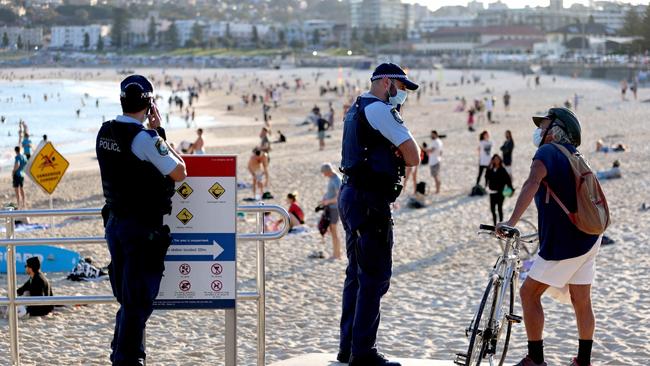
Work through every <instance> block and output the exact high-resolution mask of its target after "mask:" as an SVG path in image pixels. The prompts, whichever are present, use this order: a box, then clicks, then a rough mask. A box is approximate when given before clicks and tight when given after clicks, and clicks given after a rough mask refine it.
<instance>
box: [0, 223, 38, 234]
mask: <svg viewBox="0 0 650 366" xmlns="http://www.w3.org/2000/svg"><path fill="white" fill-rule="evenodd" d="M49 227H50V225H44V224H23V223H17V224H16V230H15V232H17V233H25V232H29V231H35V230H46V229H48V228H49ZM5 232H7V227H6V226H5V225H2V226H0V233H5Z"/></svg>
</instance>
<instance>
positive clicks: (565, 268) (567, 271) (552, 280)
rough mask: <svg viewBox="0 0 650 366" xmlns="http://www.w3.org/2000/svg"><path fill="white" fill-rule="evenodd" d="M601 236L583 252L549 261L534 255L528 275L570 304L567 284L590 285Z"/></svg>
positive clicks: (553, 294) (561, 300) (558, 298)
mask: <svg viewBox="0 0 650 366" xmlns="http://www.w3.org/2000/svg"><path fill="white" fill-rule="evenodd" d="M602 239H603V237H602V236H600V237H599V238H598V240H596V243H594V246H593V247H592V248H591V249H590V250H589V251H588V252H587V253H585V254H583V255H581V256H579V257H575V258H569V259H564V260H559V261H549V260H546V259H544V258H542V257H540V256H539V254H537V255H535V262H534V263H533V266H532V267H531V268H530V271H529V272H528V277H530V278H532V279H534V280H535V281H538V282H541V283H544V284H547V285H549V286H551V287H549V289H548V290H547V293H548V294H549V295H551V296H552V297H553V298H555V299H556V300H558V301H560V302H563V303H567V304H570V303H571V296H570V294H569V285H591V284H592V283H593V281H594V277H595V276H596V256H597V255H598V250H599V248H600V243H601V241H602Z"/></svg>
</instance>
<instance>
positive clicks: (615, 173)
mask: <svg viewBox="0 0 650 366" xmlns="http://www.w3.org/2000/svg"><path fill="white" fill-rule="evenodd" d="M622 177H623V175H622V174H621V162H620V161H618V160H614V163H612V168H611V169H608V170H601V171H598V172H596V178H598V179H600V180H603V179H617V178H622Z"/></svg>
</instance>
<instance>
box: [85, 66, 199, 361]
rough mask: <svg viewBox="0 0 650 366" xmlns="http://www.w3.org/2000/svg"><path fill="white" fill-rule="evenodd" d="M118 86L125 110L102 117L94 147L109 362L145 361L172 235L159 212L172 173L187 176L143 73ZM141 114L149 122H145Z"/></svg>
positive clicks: (175, 177) (166, 207)
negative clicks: (112, 308)
mask: <svg viewBox="0 0 650 366" xmlns="http://www.w3.org/2000/svg"><path fill="white" fill-rule="evenodd" d="M120 86H121V94H120V102H121V104H122V111H123V115H120V116H117V118H115V119H114V120H112V121H108V122H104V123H103V124H102V127H101V129H100V130H99V133H98V135H97V144H96V152H97V160H98V161H99V168H100V170H101V177H102V187H103V190H104V197H105V198H106V205H105V206H104V209H103V210H102V214H103V218H104V226H105V228H106V240H107V242H108V249H109V251H110V253H111V263H110V264H109V274H110V280H111V287H112V288H113V294H114V295H115V297H116V298H117V301H118V302H119V303H120V309H119V310H118V312H117V316H116V319H115V333H114V335H113V341H112V342H111V349H112V353H111V362H112V364H113V365H120V366H121V365H124V366H131V365H144V359H145V352H144V344H143V335H144V329H145V324H146V322H147V319H148V318H149V316H150V315H151V313H152V311H153V307H152V304H153V300H154V299H155V298H156V296H157V295H158V290H159V288H160V280H161V279H162V273H163V270H164V258H165V255H166V253H167V248H168V247H169V244H170V243H171V236H170V234H169V227H167V226H166V225H163V216H164V215H166V214H169V213H170V211H171V197H172V195H173V194H174V181H176V182H178V181H181V180H183V179H185V176H186V171H185V163H184V162H183V159H182V158H181V157H180V156H179V155H178V154H177V153H176V152H175V151H174V150H173V149H170V148H169V146H168V145H167V142H166V135H165V130H164V129H163V128H162V127H160V121H161V119H160V113H159V112H158V109H157V107H156V105H155V103H154V100H153V86H152V85H151V83H150V82H149V80H147V79H146V78H145V77H144V76H140V75H131V76H129V77H127V78H126V79H124V80H123V81H122V83H121V85H120ZM147 120H148V121H149V126H148V127H149V128H146V127H145V126H144V125H143V123H144V122H145V121H147Z"/></svg>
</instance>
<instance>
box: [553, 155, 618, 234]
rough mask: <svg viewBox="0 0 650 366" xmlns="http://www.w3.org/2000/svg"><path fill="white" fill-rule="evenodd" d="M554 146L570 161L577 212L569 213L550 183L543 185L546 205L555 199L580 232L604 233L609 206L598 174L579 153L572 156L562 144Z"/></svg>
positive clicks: (608, 219)
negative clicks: (597, 176) (551, 198)
mask: <svg viewBox="0 0 650 366" xmlns="http://www.w3.org/2000/svg"><path fill="white" fill-rule="evenodd" d="M553 146H555V147H556V148H557V149H558V150H560V151H561V152H562V154H564V156H566V157H567V159H569V165H570V166H571V170H572V171H573V175H574V177H575V183H576V202H577V210H576V212H569V210H568V209H567V207H566V205H564V204H563V203H562V202H561V201H560V199H559V197H558V196H557V195H556V194H555V192H553V190H552V189H551V187H550V186H549V185H548V183H547V182H546V181H543V182H542V183H543V184H544V185H545V186H546V203H548V202H549V198H550V197H553V199H554V200H555V202H557V204H558V205H559V206H560V208H561V209H562V211H564V213H566V214H567V216H569V220H571V222H572V223H573V224H574V225H575V226H576V227H577V228H578V230H580V231H582V232H584V233H586V234H591V235H600V234H602V233H604V232H605V229H607V226H609V223H610V216H609V206H608V205H607V199H606V198H605V194H604V193H603V190H602V188H601V187H600V183H599V182H598V178H596V174H595V173H594V171H593V170H591V167H589V164H587V162H586V161H585V159H584V157H583V156H582V154H580V153H579V152H576V153H575V154H572V153H571V152H569V150H567V148H566V147H564V146H562V145H560V144H555V143H554V144H553Z"/></svg>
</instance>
